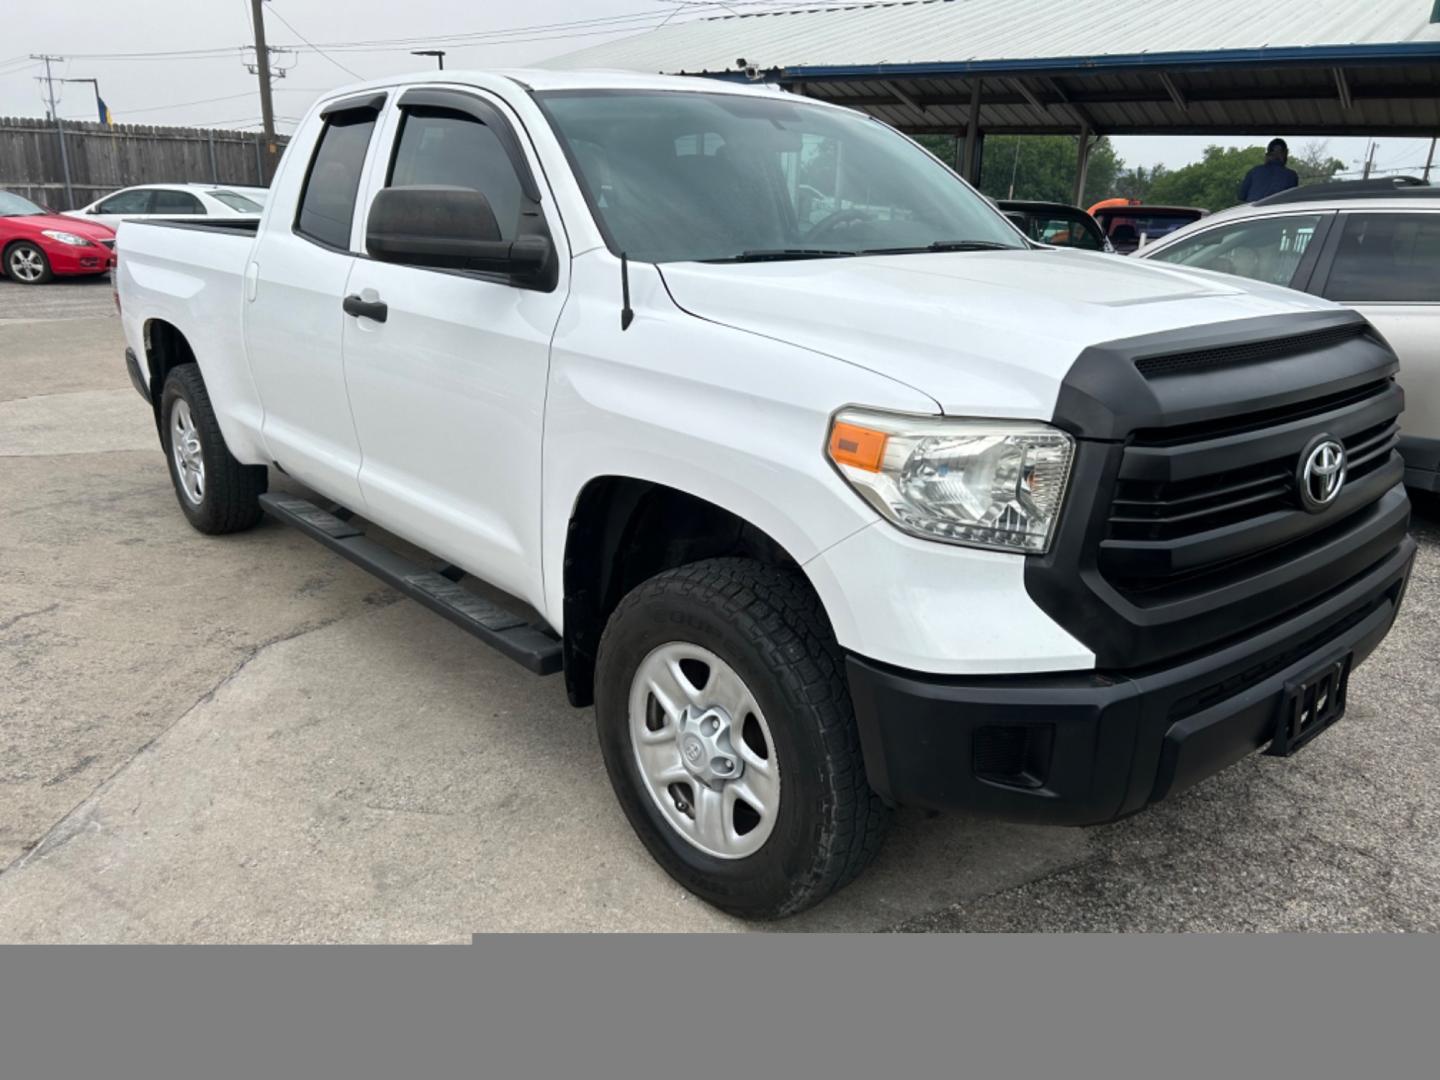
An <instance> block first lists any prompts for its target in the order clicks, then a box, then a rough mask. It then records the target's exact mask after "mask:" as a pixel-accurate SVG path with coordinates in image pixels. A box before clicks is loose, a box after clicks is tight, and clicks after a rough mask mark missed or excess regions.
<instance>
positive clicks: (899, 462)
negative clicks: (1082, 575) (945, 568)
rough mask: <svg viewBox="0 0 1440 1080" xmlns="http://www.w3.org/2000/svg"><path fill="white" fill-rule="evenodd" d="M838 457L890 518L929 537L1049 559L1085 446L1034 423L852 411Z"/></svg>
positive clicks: (841, 420) (842, 424)
mask: <svg viewBox="0 0 1440 1080" xmlns="http://www.w3.org/2000/svg"><path fill="white" fill-rule="evenodd" d="M829 454H830V460H831V461H833V462H834V463H835V466H836V468H838V469H839V470H840V473H841V475H842V476H844V477H845V479H846V480H848V481H849V482H850V485H851V486H852V487H853V488H855V490H856V491H858V492H859V493H860V494H861V495H863V496H864V497H865V499H866V500H867V501H869V503H870V504H871V505H872V506H874V507H875V509H876V510H878V511H879V512H880V513H881V514H882V515H884V516H885V517H886V518H888V519H889V520H890V521H892V522H893V523H894V524H896V525H898V526H899V527H900V528H901V529H903V530H905V531H906V532H908V533H913V534H914V535H915V536H923V537H925V538H926V539H929V540H943V541H945V542H947V543H951V544H964V545H966V546H969V547H981V548H994V549H997V550H1000V551H1021V552H1027V553H1033V554H1043V553H1044V552H1045V551H1046V550H1047V549H1048V548H1049V546H1050V537H1051V536H1052V535H1053V533H1054V531H1055V521H1056V519H1057V518H1058V517H1059V515H1060V503H1061V500H1062V499H1063V498H1064V497H1065V483H1066V481H1067V480H1068V479H1069V476H1070V462H1071V460H1072V459H1073V458H1074V456H1075V442H1074V440H1073V439H1071V437H1070V436H1069V435H1067V434H1066V433H1065V432H1063V431H1060V430H1058V429H1056V428H1053V427H1050V426H1049V425H1048V424H1040V423H1035V422H1029V421H1024V420H949V419H943V418H940V417H936V418H934V419H928V418H925V417H912V416H899V415H893V414H888V413H875V412H867V411H863V410H860V409H847V410H845V411H844V412H842V413H840V414H839V415H838V416H836V417H835V419H834V421H833V422H832V424H831V426H830V445H829Z"/></svg>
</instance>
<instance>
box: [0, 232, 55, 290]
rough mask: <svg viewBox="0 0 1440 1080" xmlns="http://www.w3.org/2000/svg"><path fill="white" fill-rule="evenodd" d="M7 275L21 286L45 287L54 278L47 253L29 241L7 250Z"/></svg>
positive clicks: (11, 246)
mask: <svg viewBox="0 0 1440 1080" xmlns="http://www.w3.org/2000/svg"><path fill="white" fill-rule="evenodd" d="M5 273H6V274H7V275H9V277H11V278H12V279H14V280H15V281H18V282H20V284H21V285H43V284H45V282H47V281H49V280H50V278H51V277H52V276H53V275H52V274H51V272H50V260H49V259H47V258H46V257H45V252H43V251H41V250H40V248H39V246H38V245H36V244H32V243H30V242H29V241H28V240H21V241H20V242H18V243H15V244H11V245H10V246H9V247H8V248H6V249H5Z"/></svg>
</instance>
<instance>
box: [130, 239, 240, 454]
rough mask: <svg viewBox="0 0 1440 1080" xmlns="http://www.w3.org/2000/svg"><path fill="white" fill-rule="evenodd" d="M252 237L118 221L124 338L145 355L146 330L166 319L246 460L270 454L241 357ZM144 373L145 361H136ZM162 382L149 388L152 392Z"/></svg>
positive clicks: (223, 426)
mask: <svg viewBox="0 0 1440 1080" xmlns="http://www.w3.org/2000/svg"><path fill="white" fill-rule="evenodd" d="M253 243H254V238H253V237H252V236H249V235H247V234H244V233H239V234H235V235H226V234H224V233H222V232H210V231H206V230H202V229H191V228H184V227H173V226H168V225H159V224H146V223H143V222H135V221H126V222H122V223H121V225H120V231H119V234H118V238H117V240H116V249H117V250H118V251H119V252H120V260H119V265H118V268H117V270H116V288H117V291H118V292H119V295H120V310H121V318H122V321H123V323H124V328H125V341H126V343H127V344H128V345H129V346H130V348H132V349H134V350H135V353H136V355H137V356H140V357H142V358H143V357H145V356H146V355H147V351H146V345H147V342H148V336H147V329H148V328H149V327H150V326H151V325H152V324H153V323H154V322H155V321H157V320H158V321H162V322H167V323H170V324H171V325H172V326H174V327H175V328H176V329H177V330H179V331H180V333H181V334H183V335H184V337H185V340H186V341H188V342H189V343H190V348H191V350H192V351H193V352H194V354H195V360H196V362H197V363H198V364H199V366H200V373H201V374H202V375H203V376H204V378H205V387H206V389H207V390H208V391H209V394H210V401H211V404H212V405H213V406H214V408H215V414H216V416H217V418H218V419H219V422H220V430H221V433H222V434H223V435H224V436H225V442H226V443H227V444H228V446H229V448H230V452H231V453H232V454H234V455H235V457H237V458H238V459H239V460H240V461H242V462H244V463H246V464H253V465H258V464H264V463H267V462H268V461H269V455H268V454H267V453H266V450H265V447H264V443H263V441H262V439H261V435H260V422H261V416H262V413H261V406H260V399H259V396H258V395H257V394H256V392H255V384H254V381H253V380H252V379H251V377H250V369H249V365H248V362H247V360H246V356H245V346H244V340H243V335H242V332H241V310H242V305H243V298H244V289H245V282H244V276H245V265H246V263H247V261H248V260H249V257H250V249H251V247H252V245H253ZM141 370H142V373H143V374H144V375H145V376H146V377H147V379H148V378H149V368H148V365H146V364H144V363H142V364H141ZM161 389H162V388H160V387H151V394H152V396H158V395H159V394H160V392H161Z"/></svg>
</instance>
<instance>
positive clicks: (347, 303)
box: [340, 293, 390, 322]
mask: <svg viewBox="0 0 1440 1080" xmlns="http://www.w3.org/2000/svg"><path fill="white" fill-rule="evenodd" d="M340 306H341V307H343V308H344V309H345V314H346V315H354V316H356V317H357V318H366V319H374V320H375V321H376V322H384V321H385V319H386V318H387V317H388V316H389V314H390V305H388V304H387V303H385V301H384V300H365V299H362V298H361V296H360V294H359V293H351V294H350V295H349V296H347V297H345V299H344V301H342V302H341V304H340Z"/></svg>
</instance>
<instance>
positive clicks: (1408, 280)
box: [1324, 213, 1440, 304]
mask: <svg viewBox="0 0 1440 1080" xmlns="http://www.w3.org/2000/svg"><path fill="white" fill-rule="evenodd" d="M1324 295H1325V296H1326V297H1327V298H1329V299H1331V300H1341V301H1344V302H1346V303H1352V304H1361V303H1392V304H1435V303H1440V214H1434V213H1425V214H1347V215H1346V217H1345V231H1344V232H1343V233H1341V235H1340V245H1339V247H1338V248H1336V250H1335V263H1334V266H1333V267H1332V269H1331V271H1330V277H1329V279H1328V280H1327V281H1326V282H1325V289H1324Z"/></svg>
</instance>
